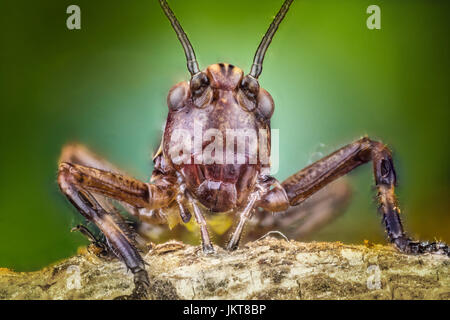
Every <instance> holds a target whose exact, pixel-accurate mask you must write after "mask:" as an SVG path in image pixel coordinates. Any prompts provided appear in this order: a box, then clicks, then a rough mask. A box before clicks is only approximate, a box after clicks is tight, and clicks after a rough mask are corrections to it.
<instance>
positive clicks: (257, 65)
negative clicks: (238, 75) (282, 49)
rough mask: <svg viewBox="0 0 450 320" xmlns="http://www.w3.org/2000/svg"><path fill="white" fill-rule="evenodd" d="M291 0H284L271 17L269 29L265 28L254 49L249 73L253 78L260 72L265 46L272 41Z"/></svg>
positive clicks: (256, 77)
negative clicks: (272, 17) (265, 30)
mask: <svg viewBox="0 0 450 320" xmlns="http://www.w3.org/2000/svg"><path fill="white" fill-rule="evenodd" d="M292 1H294V0H286V1H284V3H283V5H282V6H281V9H280V11H278V13H277V15H276V16H275V18H274V19H273V21H272V23H271V24H270V27H269V29H267V32H266V34H265V35H264V37H263V38H262V40H261V43H260V44H259V46H258V49H257V50H256V53H255V57H254V58H253V64H252V68H251V70H250V75H251V76H252V77H253V78H255V79H258V77H259V75H260V74H261V72H262V63H263V61H264V55H265V54H266V51H267V48H268V47H269V45H270V43H271V42H272V38H273V36H274V35H275V32H276V31H277V29H278V26H279V25H280V23H281V21H282V20H283V18H284V16H285V15H286V13H287V12H288V10H289V6H290V5H291V3H292Z"/></svg>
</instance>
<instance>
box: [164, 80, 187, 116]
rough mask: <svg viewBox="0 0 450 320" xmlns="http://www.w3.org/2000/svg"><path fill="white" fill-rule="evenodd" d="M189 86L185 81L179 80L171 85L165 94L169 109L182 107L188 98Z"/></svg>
mask: <svg viewBox="0 0 450 320" xmlns="http://www.w3.org/2000/svg"><path fill="white" fill-rule="evenodd" d="M188 94H189V87H188V84H187V83H186V82H180V83H178V84H176V85H174V86H173V87H172V89H170V91H169V95H168V96H167V105H168V106H169V110H171V111H176V110H180V109H181V108H183V106H184V105H185V102H186V100H187V98H188Z"/></svg>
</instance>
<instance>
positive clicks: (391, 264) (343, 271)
mask: <svg viewBox="0 0 450 320" xmlns="http://www.w3.org/2000/svg"><path fill="white" fill-rule="evenodd" d="M144 259H145V261H146V262H147V263H148V265H147V271H148V273H149V276H150V279H151V286H150V298H151V299H450V268H449V267H450V259H449V258H448V257H446V256H440V255H431V254H427V255H420V256H412V255H405V254H402V253H399V252H397V251H396V250H395V249H394V248H392V247H390V246H384V245H367V244H366V245H345V244H342V243H321V242H312V243H301V242H296V241H286V240H284V239H281V240H280V239H275V238H272V237H267V238H264V239H261V240H258V241H255V242H251V243H248V244H246V245H245V246H243V247H242V248H240V249H238V250H237V251H234V252H227V251H225V250H223V249H221V248H217V247H216V253H215V254H213V255H208V256H205V255H204V254H203V253H202V251H201V248H200V247H194V246H190V245H185V244H183V243H180V242H175V241H170V242H167V243H165V244H161V245H155V246H153V247H152V248H151V249H150V250H149V251H148V253H146V254H144ZM133 286H134V285H133V279H132V275H131V273H130V272H127V270H126V268H125V266H124V265H123V264H122V263H121V262H120V261H118V260H117V259H111V258H108V259H105V258H101V257H99V256H97V255H96V254H95V253H93V252H92V251H91V252H90V251H88V250H86V248H82V249H81V250H80V252H79V254H77V255H76V256H74V257H71V258H68V259H66V260H64V261H60V262H57V263H55V264H53V265H51V266H48V267H46V268H44V269H42V270H40V271H36V272H14V271H12V270H9V269H0V298H1V299H113V298H115V297H117V296H119V295H124V294H129V293H131V291H132V289H133Z"/></svg>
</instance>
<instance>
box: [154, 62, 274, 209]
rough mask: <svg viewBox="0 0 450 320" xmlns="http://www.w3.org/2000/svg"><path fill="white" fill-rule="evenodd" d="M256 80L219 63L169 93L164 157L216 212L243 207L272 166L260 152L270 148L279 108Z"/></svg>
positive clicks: (198, 196) (228, 65) (192, 190)
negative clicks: (275, 109)
mask: <svg viewBox="0 0 450 320" xmlns="http://www.w3.org/2000/svg"><path fill="white" fill-rule="evenodd" d="M253 80H254V81H252V79H248V78H247V77H245V76H244V74H243V71H242V70H241V69H240V68H238V67H235V66H233V65H230V64H226V63H218V64H213V65H211V66H209V67H208V68H206V69H205V70H204V71H202V72H199V73H198V74H197V75H194V76H193V78H192V79H191V82H190V83H188V82H182V83H179V84H177V85H175V86H174V87H173V88H172V89H171V91H170V92H169V96H168V99H167V100H168V105H169V113H168V116H167V122H166V126H165V131H164V138H163V142H164V143H163V153H164V155H165V156H166V159H167V160H168V163H170V164H171V166H172V167H173V168H175V169H176V170H177V171H178V172H179V173H180V174H181V175H182V176H183V180H184V181H185V183H186V185H187V187H188V189H189V190H190V191H191V192H192V193H193V194H194V195H195V196H196V198H197V199H198V200H199V201H200V202H201V203H202V204H203V205H205V206H206V207H207V208H209V209H210V210H212V211H218V212H225V211H228V210H231V209H233V208H235V207H237V206H239V205H241V204H242V203H243V202H244V201H245V200H246V199H247V197H248V195H249V193H250V191H251V190H252V189H253V187H254V184H255V182H256V177H257V176H258V175H259V173H260V172H261V169H262V168H263V167H264V166H265V165H267V163H264V162H263V161H262V160H261V159H264V157H262V156H259V153H260V152H261V150H263V152H267V151H268V150H270V116H271V114H272V111H270V112H268V113H267V112H266V111H267V110H268V109H270V110H273V101H272V98H271V97H270V95H269V93H267V91H265V90H264V89H261V88H259V85H258V82H257V80H256V79H253ZM267 116H268V117H267ZM240 135H242V136H240ZM245 141H247V145H245ZM250 141H251V142H252V143H254V144H253V145H252V146H254V148H251V147H250V145H249V144H250ZM241 143H244V145H243V147H244V148H243V149H242V150H241V149H240V144H241ZM260 144H263V145H260ZM180 151H181V152H180ZM264 155H265V154H264ZM238 159H241V160H242V161H239V160H238Z"/></svg>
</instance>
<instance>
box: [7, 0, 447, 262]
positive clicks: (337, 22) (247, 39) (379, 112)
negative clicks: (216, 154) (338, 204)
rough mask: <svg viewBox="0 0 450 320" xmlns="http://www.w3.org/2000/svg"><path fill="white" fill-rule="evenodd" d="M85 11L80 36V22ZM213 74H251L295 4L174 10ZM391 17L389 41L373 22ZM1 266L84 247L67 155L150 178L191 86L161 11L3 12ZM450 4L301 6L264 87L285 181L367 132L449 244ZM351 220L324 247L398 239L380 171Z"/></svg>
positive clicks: (107, 6)
mask: <svg viewBox="0 0 450 320" xmlns="http://www.w3.org/2000/svg"><path fill="white" fill-rule="evenodd" d="M70 4H77V5H79V6H80V7H81V24H82V28H81V30H75V31H70V30H68V29H67V28H66V18H67V16H68V15H67V14H66V8H67V6H69V5H70ZM170 4H171V6H172V9H173V10H174V11H175V13H176V15H177V16H178V18H179V19H180V21H181V23H182V25H183V27H184V29H185V30H186V31H187V33H188V35H189V37H190V40H191V42H192V43H193V45H194V48H195V50H196V53H197V56H198V59H199V62H200V66H201V68H204V67H206V66H207V65H209V64H213V63H216V62H229V63H232V64H234V65H237V66H240V67H241V68H243V69H244V70H245V71H246V72H248V70H249V67H250V64H251V60H252V58H253V54H254V52H255V50H256V47H257V45H258V43H259V41H260V39H261V37H262V35H263V34H264V32H265V31H266V29H267V27H268V25H269V23H270V21H271V18H272V17H273V16H274V15H275V13H276V11H277V10H278V9H279V7H280V6H281V0H280V1H274V0H267V1H262V0H252V1H247V0H246V1H243V0H239V1H237V0H230V1H225V0H224V1H211V0H190V1H185V0H184V1H182V0H172V1H170ZM370 4H378V5H379V6H380V7H381V26H382V29H381V30H368V29H367V27H366V19H367V17H368V15H367V14H366V8H367V7H368V6H369V5H370ZM0 9H1V12H2V19H1V20H0V33H1V50H0V61H1V72H0V77H1V111H2V113H1V130H2V132H1V143H2V149H1V150H2V154H1V157H0V159H1V160H0V161H1V165H0V170H1V171H0V173H1V176H0V178H1V179H0V267H9V268H14V269H16V270H34V269H37V268H40V267H42V266H44V265H47V264H49V263H50V262H53V261H55V260H58V259H62V258H64V257H67V256H70V255H72V254H74V253H75V252H76V249H77V247H78V246H80V245H82V244H85V243H86V241H85V240H84V239H83V237H82V236H81V235H80V234H78V233H70V232H69V229H70V228H71V227H72V226H74V225H75V224H76V223H77V222H79V221H81V218H80V216H79V215H78V214H77V213H76V212H75V210H74V209H73V208H72V207H71V205H70V204H69V203H68V202H67V201H66V200H65V199H64V198H63V196H62V195H61V194H60V193H59V190H58V188H57V184H56V172H57V159H58V155H59V152H60V149H61V147H62V146H63V144H64V143H66V142H68V141H73V140H78V141H80V142H83V143H86V144H87V145H89V146H90V147H91V148H93V149H95V150H98V151H99V152H100V153H101V154H103V155H104V156H106V157H107V158H108V159H110V160H111V161H113V162H114V163H116V164H118V165H119V166H121V167H123V168H125V169H127V170H128V171H129V172H131V173H132V174H133V175H135V176H136V177H138V178H141V179H148V177H149V174H150V172H151V168H152V166H151V162H150V156H151V152H152V150H153V149H154V148H155V147H156V146H157V144H158V142H159V136H160V133H161V127H162V125H163V122H164V119H165V116H166V114H167V107H166V102H165V101H166V95H167V92H168V90H169V88H170V87H171V86H172V85H173V84H175V83H177V82H179V81H182V80H187V79H188V73H187V70H186V68H185V60H184V54H183V52H182V49H181V47H180V44H179V43H178V42H177V38H176V36H175V34H174V32H173V30H172V29H171V27H170V24H169V22H168V21H167V20H166V18H165V16H164V15H163V13H162V11H161V9H160V8H159V5H158V3H157V1H156V0H152V1H150V0H148V1H124V0H121V1H103V0H102V1H100V0H96V1H92V0H89V1H87V0H84V1H82V0H76V1H74V0H70V1H62V0H58V1H56V0H55V1H49V0H40V1H31V0H30V1H20V0H18V1H2V2H1V4H0ZM449 12H450V8H449V4H448V2H444V1H442V2H439V1H433V2H431V1H425V0H424V1H411V0H410V1H378V0H377V1H370V2H369V1H317V0H314V1H313V0H309V1H295V2H294V4H293V5H292V7H291V10H290V11H289V13H288V15H287V19H286V20H285V21H284V22H283V24H282V25H281V27H280V29H279V32H278V33H277V34H276V36H275V39H274V41H273V43H272V45H271V47H270V48H269V51H268V54H267V56H266V59H265V65H264V71H263V73H262V76H261V78H260V80H261V81H260V82H261V85H262V87H264V88H266V89H267V90H268V91H269V92H270V93H271V94H272V95H273V97H274V100H275V102H276V109H275V114H274V116H273V121H272V127H273V128H277V129H280V142H281V146H280V162H281V164H280V166H281V169H280V171H279V173H278V174H277V178H279V179H284V178H286V177H287V176H288V175H290V174H292V173H294V172H295V171H297V170H299V169H301V168H302V167H304V166H305V165H307V164H308V163H309V162H310V161H312V160H316V159H318V157H319V156H320V155H321V154H323V155H325V154H326V153H329V152H331V151H333V150H334V149H335V148H338V147H340V146H342V145H343V144H345V143H347V142H350V141H353V140H355V139H357V138H359V137H360V136H362V135H364V134H368V135H369V136H371V137H373V138H376V139H381V140H382V141H383V142H385V143H387V144H388V145H389V146H390V147H392V149H393V151H394V157H395V162H396V165H397V171H398V176H399V188H398V192H399V199H400V203H401V205H402V211H403V213H404V216H406V218H405V225H406V227H407V229H408V230H409V231H410V233H411V234H412V235H413V236H417V237H420V238H428V239H431V240H432V239H433V238H434V237H435V236H436V237H438V239H441V240H445V241H447V242H449V241H450V228H449V224H450V216H449V208H450V200H449V190H450V167H449V161H448V159H449V155H450V146H449V129H448V123H449V109H450V108H449V107H450V105H449V90H448V83H449V74H450V72H449V71H450V65H449V38H450V35H449V30H450V28H449V24H450V20H449V19H448V14H449ZM351 181H352V185H353V188H354V197H353V202H352V205H351V206H350V208H349V210H348V212H347V213H346V214H345V215H343V216H341V217H340V218H339V219H338V220H337V221H336V222H334V223H333V224H332V225H330V226H327V227H326V228H324V229H323V230H322V231H320V232H319V233H318V234H316V235H315V237H314V239H316V240H341V241H344V242H349V243H350V242H353V243H361V242H362V241H363V240H364V239H369V240H371V241H374V242H383V241H384V231H383V228H382V227H381V226H380V217H379V215H378V214H377V213H376V209H375V203H374V200H373V196H374V190H373V177H372V175H371V167H370V166H369V165H366V166H364V167H362V168H359V169H357V170H356V171H355V172H354V173H352V174H351Z"/></svg>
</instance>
